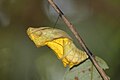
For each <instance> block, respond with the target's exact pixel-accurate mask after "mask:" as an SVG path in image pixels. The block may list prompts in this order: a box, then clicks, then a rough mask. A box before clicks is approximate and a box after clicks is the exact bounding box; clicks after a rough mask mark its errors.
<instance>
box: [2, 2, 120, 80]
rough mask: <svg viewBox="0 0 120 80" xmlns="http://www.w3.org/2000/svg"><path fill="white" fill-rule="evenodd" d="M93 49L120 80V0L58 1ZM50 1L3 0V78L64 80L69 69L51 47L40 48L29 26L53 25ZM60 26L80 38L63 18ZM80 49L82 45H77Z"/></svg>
mask: <svg viewBox="0 0 120 80" xmlns="http://www.w3.org/2000/svg"><path fill="white" fill-rule="evenodd" d="M55 2H56V3H57V4H58V5H59V7H60V8H61V9H62V11H63V12H64V14H65V15H66V16H67V17H68V19H69V20H70V21H71V22H72V23H73V24H74V25H75V26H76V28H77V30H78V31H79V33H80V34H81V36H82V38H83V39H84V40H85V42H86V44H87V46H88V47H89V48H90V50H91V51H92V52H93V53H94V54H95V55H97V56H99V57H101V58H102V59H104V60H105V61H106V62H107V63H108V65H109V67H110V69H109V70H107V71H106V72H107V74H108V75H109V76H110V77H111V80H120V72H119V69H120V62H119V58H120V54H119V53H120V0H55ZM57 16H58V15H57V14H56V12H55V11H54V10H53V9H52V8H51V7H50V5H49V4H48V2H47V0H0V80H62V79H63V76H64V73H65V71H66V70H67V68H64V67H63V64H62V62H61V61H60V60H58V59H57V57H56V55H55V54H54V53H53V51H52V50H51V49H49V48H48V47H46V46H45V47H41V48H36V46H35V45H34V43H33V42H32V41H31V40H30V39H29V38H28V36H27V34H26V29H27V28H28V27H29V26H33V27H40V26H50V27H53V26H54V24H55V21H56V19H57ZM56 28H60V29H63V30H64V31H66V32H67V33H68V34H69V35H70V36H72V38H73V40H74V42H75V44H77V40H76V39H75V38H74V36H73V34H72V33H71V31H69V29H68V28H67V27H66V25H65V24H64V23H63V22H62V20H61V19H59V21H58V22H57V25H56ZM77 46H78V47H79V48H80V46H79V45H77Z"/></svg>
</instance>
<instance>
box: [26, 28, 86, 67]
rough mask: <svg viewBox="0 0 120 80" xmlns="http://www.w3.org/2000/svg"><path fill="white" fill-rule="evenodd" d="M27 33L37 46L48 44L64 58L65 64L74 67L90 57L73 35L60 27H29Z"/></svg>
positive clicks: (58, 55) (59, 56)
mask: <svg viewBox="0 0 120 80" xmlns="http://www.w3.org/2000/svg"><path fill="white" fill-rule="evenodd" d="M27 34H28V35H29V37H30V39H31V40H33V42H34V43H35V44H36V46H37V47H41V46H45V45H47V46H48V47H50V48H51V49H52V50H53V51H54V52H55V54H56V55H57V57H58V58H59V59H61V60H62V62H63V64H64V66H65V67H66V66H67V65H69V67H70V68H71V67H73V66H74V65H77V64H79V63H81V62H83V61H84V60H86V59H87V58H88V55H87V54H86V53H85V52H84V51H81V50H79V49H78V48H77V47H76V46H75V45H74V43H73V41H72V39H71V37H70V36H69V35H68V34H67V33H66V32H64V31H62V30H60V29H55V28H50V27H40V28H31V27H30V28H28V30H27Z"/></svg>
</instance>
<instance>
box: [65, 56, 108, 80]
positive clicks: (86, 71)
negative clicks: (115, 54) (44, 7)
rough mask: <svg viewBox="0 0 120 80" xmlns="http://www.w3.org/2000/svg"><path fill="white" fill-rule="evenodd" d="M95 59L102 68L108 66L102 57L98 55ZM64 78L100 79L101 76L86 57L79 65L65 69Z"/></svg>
mask: <svg viewBox="0 0 120 80" xmlns="http://www.w3.org/2000/svg"><path fill="white" fill-rule="evenodd" d="M95 59H96V61H97V62H98V64H99V65H100V67H101V68H103V69H104V70H105V69H108V68H109V67H108V65H107V64H106V62H105V61H104V60H103V59H101V58H99V57H95ZM64 80H102V78H101V76H100V74H99V73H98V71H97V70H96V68H95V67H94V66H93V64H92V62H91V61H90V59H88V60H86V61H85V62H83V63H81V64H80V65H79V66H77V67H74V68H73V69H71V70H67V72H66V73H65V76H64Z"/></svg>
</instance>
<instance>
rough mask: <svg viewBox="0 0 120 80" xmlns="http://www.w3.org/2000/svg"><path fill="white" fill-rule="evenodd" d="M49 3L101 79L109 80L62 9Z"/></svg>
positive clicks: (51, 0) (49, 0) (50, 0)
mask: <svg viewBox="0 0 120 80" xmlns="http://www.w3.org/2000/svg"><path fill="white" fill-rule="evenodd" d="M48 2H49V3H50V4H51V6H52V7H53V8H54V9H55V11H56V12H57V13H58V14H59V15H60V17H61V18H62V19H63V21H64V22H65V24H66V25H67V27H68V28H69V29H70V30H71V31H72V33H73V34H74V35H75V37H76V39H77V40H78V42H79V44H80V45H81V47H82V48H83V49H84V51H85V52H86V53H87V55H88V56H89V58H90V60H91V62H92V63H93V65H94V66H95V68H96V69H97V71H98V72H99V74H100V75H101V77H102V78H103V79H104V80H109V78H108V76H107V75H106V73H105V72H104V70H103V69H102V68H101V67H100V66H99V65H98V63H97V62H96V60H95V58H94V55H93V54H92V53H91V52H90V50H89V49H88V47H87V46H86V45H85V43H84V41H83V40H82V38H81V37H80V35H79V33H78V32H77V30H76V29H75V27H74V26H73V25H72V24H71V23H70V22H69V21H68V19H67V18H66V17H65V15H64V14H63V12H62V11H61V10H60V8H59V7H58V6H57V5H56V4H55V3H54V2H53V0H48Z"/></svg>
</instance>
